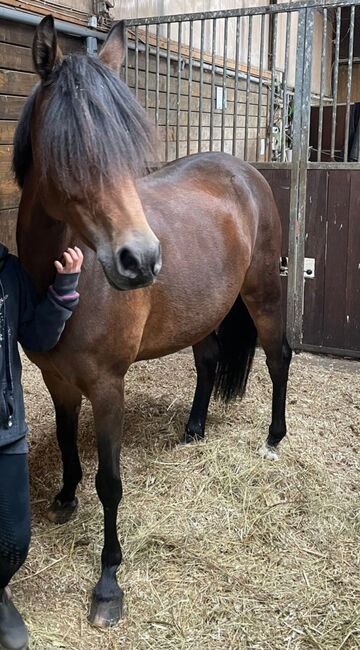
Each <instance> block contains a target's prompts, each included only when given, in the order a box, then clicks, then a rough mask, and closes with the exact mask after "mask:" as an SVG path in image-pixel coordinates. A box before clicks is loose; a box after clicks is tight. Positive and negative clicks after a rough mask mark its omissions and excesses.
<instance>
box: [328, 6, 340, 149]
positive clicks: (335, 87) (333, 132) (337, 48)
mask: <svg viewBox="0 0 360 650" xmlns="http://www.w3.org/2000/svg"><path fill="white" fill-rule="evenodd" d="M340 28H341V8H340V7H338V8H337V10H336V37H335V58H334V73H333V110H332V121H331V149H330V157H331V158H332V159H334V156H335V135H336V113H337V96H338V84H339V51H340Z"/></svg>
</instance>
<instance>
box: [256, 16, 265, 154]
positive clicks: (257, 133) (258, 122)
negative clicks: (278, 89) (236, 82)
mask: <svg viewBox="0 0 360 650" xmlns="http://www.w3.org/2000/svg"><path fill="white" fill-rule="evenodd" d="M264 33H265V14H262V16H261V27H260V66H259V89H258V92H259V94H258V109H257V113H258V114H257V130H256V160H260V145H261V141H260V134H261V118H262V115H261V113H262V88H263V70H264V40H265V39H264Z"/></svg>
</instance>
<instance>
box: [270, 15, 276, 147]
mask: <svg viewBox="0 0 360 650" xmlns="http://www.w3.org/2000/svg"><path fill="white" fill-rule="evenodd" d="M277 18H278V14H274V15H273V23H272V38H271V93H270V117H269V130H270V137H269V154H268V155H269V160H271V158H272V142H273V126H274V113H275V111H274V108H275V107H274V102H275V61H276V40H277Z"/></svg>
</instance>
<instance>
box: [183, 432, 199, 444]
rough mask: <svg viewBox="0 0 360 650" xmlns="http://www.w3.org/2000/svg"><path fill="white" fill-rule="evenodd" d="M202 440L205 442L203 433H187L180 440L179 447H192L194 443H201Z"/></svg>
mask: <svg viewBox="0 0 360 650" xmlns="http://www.w3.org/2000/svg"><path fill="white" fill-rule="evenodd" d="M201 440H204V434H203V433H201V434H199V433H196V432H191V431H185V433H184V435H183V437H182V438H180V440H179V445H190V444H191V443H192V442H200V441H201Z"/></svg>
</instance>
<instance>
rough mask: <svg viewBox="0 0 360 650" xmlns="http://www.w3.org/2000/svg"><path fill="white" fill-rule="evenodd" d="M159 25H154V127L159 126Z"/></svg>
mask: <svg viewBox="0 0 360 650" xmlns="http://www.w3.org/2000/svg"><path fill="white" fill-rule="evenodd" d="M159 30H160V25H159V24H157V25H156V67H155V125H156V127H158V126H159V105H160V34H159Z"/></svg>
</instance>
